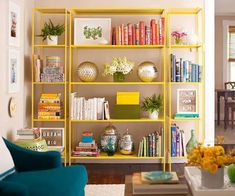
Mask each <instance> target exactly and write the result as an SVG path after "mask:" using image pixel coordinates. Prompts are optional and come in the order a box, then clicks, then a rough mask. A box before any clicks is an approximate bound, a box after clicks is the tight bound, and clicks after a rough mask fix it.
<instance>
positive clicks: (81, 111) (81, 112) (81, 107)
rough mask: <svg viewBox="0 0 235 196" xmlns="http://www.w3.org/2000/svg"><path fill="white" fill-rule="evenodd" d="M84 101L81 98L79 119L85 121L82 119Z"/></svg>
mask: <svg viewBox="0 0 235 196" xmlns="http://www.w3.org/2000/svg"><path fill="white" fill-rule="evenodd" d="M84 100H85V98H84V97H81V106H80V118H81V120H84V119H85V117H84Z"/></svg>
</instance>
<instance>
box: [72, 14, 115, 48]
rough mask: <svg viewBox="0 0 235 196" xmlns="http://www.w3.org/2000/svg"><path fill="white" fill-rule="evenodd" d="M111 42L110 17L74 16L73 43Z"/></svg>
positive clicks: (96, 43) (94, 43) (95, 43)
mask: <svg viewBox="0 0 235 196" xmlns="http://www.w3.org/2000/svg"><path fill="white" fill-rule="evenodd" d="M110 43H111V18H75V19H74V45H100V44H103V45H104V44H110Z"/></svg>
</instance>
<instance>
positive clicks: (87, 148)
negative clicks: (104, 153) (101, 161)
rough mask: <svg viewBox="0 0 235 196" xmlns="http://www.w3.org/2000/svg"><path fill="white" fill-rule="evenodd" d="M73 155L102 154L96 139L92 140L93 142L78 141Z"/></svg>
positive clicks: (90, 155) (95, 155)
mask: <svg viewBox="0 0 235 196" xmlns="http://www.w3.org/2000/svg"><path fill="white" fill-rule="evenodd" d="M72 155H73V156H77V157H87V156H89V157H97V156H99V155H100V150H99V149H98V146H97V144H96V143H95V140H92V142H83V141H81V142H79V143H78V146H75V148H74V151H73V154H72Z"/></svg>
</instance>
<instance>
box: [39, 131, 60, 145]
mask: <svg viewBox="0 0 235 196" xmlns="http://www.w3.org/2000/svg"><path fill="white" fill-rule="evenodd" d="M39 131H40V137H41V138H42V139H45V140H46V143H47V146H48V149H63V148H64V128H51V127H50V128H46V127H43V128H40V129H39Z"/></svg>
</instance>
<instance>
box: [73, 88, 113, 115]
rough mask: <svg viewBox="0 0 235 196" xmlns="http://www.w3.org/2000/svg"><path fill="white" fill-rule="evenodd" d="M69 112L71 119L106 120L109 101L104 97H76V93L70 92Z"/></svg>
mask: <svg viewBox="0 0 235 196" xmlns="http://www.w3.org/2000/svg"><path fill="white" fill-rule="evenodd" d="M70 108H71V110H70V111H71V113H70V118H71V119H72V120H108V119H110V114H109V103H108V101H106V100H105V98H104V97H94V98H90V99H85V97H78V93H77V92H74V93H71V106H70Z"/></svg>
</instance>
